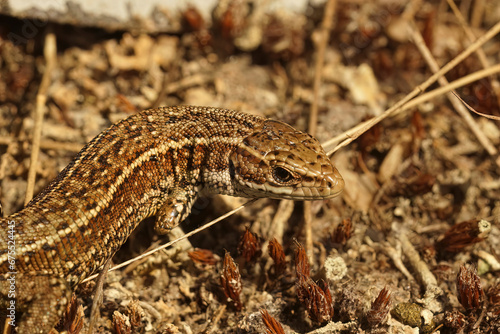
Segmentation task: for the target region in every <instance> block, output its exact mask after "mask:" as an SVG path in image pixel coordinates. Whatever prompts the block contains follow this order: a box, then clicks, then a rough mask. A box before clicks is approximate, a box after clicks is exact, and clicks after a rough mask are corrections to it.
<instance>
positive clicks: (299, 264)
mask: <svg viewBox="0 0 500 334" xmlns="http://www.w3.org/2000/svg"><path fill="white" fill-rule="evenodd" d="M295 243H296V244H297V248H296V249H295V272H296V274H297V278H298V279H299V280H301V279H308V278H309V277H310V275H311V274H310V273H311V269H310V268H309V260H307V254H306V250H305V249H304V247H302V245H301V244H300V243H299V242H298V241H295Z"/></svg>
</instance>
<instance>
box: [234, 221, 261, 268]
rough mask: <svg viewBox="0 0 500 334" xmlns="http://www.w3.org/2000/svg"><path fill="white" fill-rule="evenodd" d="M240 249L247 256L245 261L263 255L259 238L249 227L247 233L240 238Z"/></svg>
mask: <svg viewBox="0 0 500 334" xmlns="http://www.w3.org/2000/svg"><path fill="white" fill-rule="evenodd" d="M238 251H239V252H240V254H241V255H242V256H243V257H244V258H245V261H247V262H250V261H252V260H255V259H256V258H258V257H259V256H261V255H262V251H261V245H260V241H259V238H257V236H256V235H255V234H253V233H252V232H250V230H249V229H248V227H247V230H246V231H245V234H243V237H242V238H241V240H240V244H239V245H238Z"/></svg>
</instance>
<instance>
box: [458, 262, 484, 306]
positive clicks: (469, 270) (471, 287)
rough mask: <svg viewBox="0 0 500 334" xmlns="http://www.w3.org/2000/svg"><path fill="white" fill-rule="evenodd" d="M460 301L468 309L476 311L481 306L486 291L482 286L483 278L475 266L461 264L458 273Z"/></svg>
mask: <svg viewBox="0 0 500 334" xmlns="http://www.w3.org/2000/svg"><path fill="white" fill-rule="evenodd" d="M457 293H458V296H457V297H458V301H459V302H460V304H462V306H463V307H464V308H465V309H466V310H468V311H475V310H477V309H479V308H480V307H481V304H482V302H483V299H484V292H483V289H482V288H481V279H480V278H479V276H478V275H477V271H476V268H474V267H473V266H465V265H462V266H460V270H459V271H458V275H457Z"/></svg>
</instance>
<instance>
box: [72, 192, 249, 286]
mask: <svg viewBox="0 0 500 334" xmlns="http://www.w3.org/2000/svg"><path fill="white" fill-rule="evenodd" d="M257 199H258V198H254V199H252V200H250V201H248V202H246V203H245V204H243V205H241V206H239V207H237V208H236V209H234V210H231V211H229V212H228V213H226V214H224V215H222V216H220V217H218V218H216V219H214V220H212V221H211V222H209V223H206V224H205V225H203V226H201V227H199V228H197V229H195V230H193V231H191V232H189V233H186V234H184V235H183V236H182V237H180V238H177V239H175V240H172V241H170V242H167V243H166V244H164V245H161V246H159V247H157V248H155V249H152V250H150V251H148V252H146V253H144V254H141V255H139V256H137V257H135V258H133V259H130V260H128V261H125V262H122V263H120V264H118V265H116V266H114V267H113V268H111V269H109V271H112V270H116V269H120V268H123V267H125V266H128V265H129V264H130V263H132V262H134V261H138V260H140V259H142V258H144V257H146V256H149V255H151V254H153V253H156V252H158V251H160V250H162V249H165V248H167V247H170V246H172V245H173V244H175V243H176V242H179V241H181V240H184V239H186V238H189V237H190V236H192V235H194V234H196V233H198V232H201V231H203V230H205V229H207V228H209V227H210V226H212V225H214V224H217V223H218V222H220V221H221V220H223V219H225V218H227V217H229V216H231V215H233V214H235V213H236V212H238V211H240V210H241V209H243V208H244V207H245V206H247V205H250V204H252V203H253V202H255V201H256V200H257ZM109 271H108V272H109ZM97 276H98V274H95V275H92V276H89V277H87V278H86V279H84V280H83V281H82V283H85V282H88V281H90V280H92V279H94V278H96V277H97Z"/></svg>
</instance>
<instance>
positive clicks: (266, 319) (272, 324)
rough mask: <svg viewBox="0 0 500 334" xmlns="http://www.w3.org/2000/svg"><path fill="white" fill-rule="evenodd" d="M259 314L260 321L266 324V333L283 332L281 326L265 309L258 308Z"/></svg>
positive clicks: (281, 333)
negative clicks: (260, 315) (260, 316)
mask: <svg viewBox="0 0 500 334" xmlns="http://www.w3.org/2000/svg"><path fill="white" fill-rule="evenodd" d="M260 314H262V322H263V323H264V325H265V326H266V334H285V330H284V329H283V326H281V324H280V323H279V322H278V321H277V320H276V319H274V318H273V317H271V315H269V312H267V310H260Z"/></svg>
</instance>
